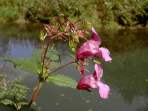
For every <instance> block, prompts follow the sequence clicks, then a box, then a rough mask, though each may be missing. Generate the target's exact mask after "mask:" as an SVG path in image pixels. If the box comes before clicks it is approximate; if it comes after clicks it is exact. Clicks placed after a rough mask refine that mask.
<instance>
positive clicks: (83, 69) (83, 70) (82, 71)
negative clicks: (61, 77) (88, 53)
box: [80, 66, 85, 75]
mask: <svg viewBox="0 0 148 111" xmlns="http://www.w3.org/2000/svg"><path fill="white" fill-rule="evenodd" d="M80 72H81V74H82V75H84V73H85V66H81V67H80Z"/></svg>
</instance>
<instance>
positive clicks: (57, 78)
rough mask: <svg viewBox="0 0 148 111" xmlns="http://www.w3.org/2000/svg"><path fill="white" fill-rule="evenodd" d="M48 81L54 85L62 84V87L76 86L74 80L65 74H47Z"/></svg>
mask: <svg viewBox="0 0 148 111" xmlns="http://www.w3.org/2000/svg"><path fill="white" fill-rule="evenodd" d="M48 82H49V83H50V82H52V83H54V84H55V85H58V86H63V87H70V88H75V87H76V80H74V79H72V78H70V77H68V76H65V75H52V76H49V78H48Z"/></svg>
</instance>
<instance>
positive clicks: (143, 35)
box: [0, 25, 148, 111]
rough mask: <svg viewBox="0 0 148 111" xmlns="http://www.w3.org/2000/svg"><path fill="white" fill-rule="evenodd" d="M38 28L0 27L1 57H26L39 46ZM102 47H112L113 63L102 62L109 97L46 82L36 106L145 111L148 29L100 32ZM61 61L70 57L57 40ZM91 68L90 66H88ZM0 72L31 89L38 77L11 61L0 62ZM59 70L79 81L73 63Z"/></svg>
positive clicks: (44, 110)
mask: <svg viewBox="0 0 148 111" xmlns="http://www.w3.org/2000/svg"><path fill="white" fill-rule="evenodd" d="M38 35H39V27H37V26H23V27H18V26H15V25H11V27H10V26H9V27H8V26H3V27H2V26H1V27H0V56H11V57H16V58H19V57H20V58H22V57H23V58H29V57H31V56H32V53H33V51H34V50H36V49H40V43H39V40H38V39H37V36H38ZM100 35H101V37H102V39H103V44H102V45H103V46H105V47H107V48H109V49H110V50H111V55H112V58H113V61H112V63H110V64H108V63H103V67H104V77H103V80H104V81H105V82H106V83H107V84H109V85H110V87H111V93H110V98H109V99H107V100H102V99H100V98H99V96H98V92H97V91H96V90H93V91H92V92H91V93H89V92H86V91H78V90H76V89H70V88H64V87H58V86H55V85H53V84H47V83H46V84H45V85H44V86H43V88H42V90H41V94H40V97H39V98H38V101H37V105H38V106H39V107H40V109H41V111H148V82H147V80H148V71H147V67H148V30H147V29H135V30H119V31H117V32H112V33H107V32H103V33H100ZM57 48H58V50H59V51H60V53H61V58H62V63H65V62H67V61H69V60H70V59H71V56H70V52H69V50H68V49H67V48H66V44H63V43H58V44H57ZM90 70H91V71H92V70H93V67H92V66H91V67H90ZM0 73H3V74H5V75H7V78H8V79H9V80H13V79H15V78H16V77H18V76H21V77H22V79H23V82H24V83H25V84H26V85H28V86H29V87H30V88H32V87H33V86H34V84H35V80H36V79H37V78H36V76H35V75H34V74H30V73H29V72H24V71H22V70H19V69H15V68H14V67H13V65H12V64H10V63H4V62H2V61H1V62H0ZM58 73H62V74H65V75H68V76H71V77H73V78H74V79H76V80H79V78H80V75H79V73H78V71H77V70H76V69H75V67H74V66H73V65H70V66H68V67H66V68H64V69H62V70H60V71H59V72H58Z"/></svg>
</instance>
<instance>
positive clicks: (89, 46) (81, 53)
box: [76, 28, 112, 62]
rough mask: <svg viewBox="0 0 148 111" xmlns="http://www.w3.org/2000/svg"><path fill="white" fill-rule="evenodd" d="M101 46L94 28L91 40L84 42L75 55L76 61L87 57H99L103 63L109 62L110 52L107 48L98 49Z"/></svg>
mask: <svg viewBox="0 0 148 111" xmlns="http://www.w3.org/2000/svg"><path fill="white" fill-rule="evenodd" d="M100 44H101V39H100V36H99V35H98V34H97V32H96V31H95V29H94V28H92V36H91V39H90V40H88V41H86V42H84V43H83V44H82V46H80V48H79V49H78V51H77V53H76V58H77V60H80V59H85V58H88V57H94V56H99V57H101V58H102V59H104V61H106V62H108V61H111V60H112V59H111V57H110V52H109V50H108V49H107V48H103V47H99V46H100Z"/></svg>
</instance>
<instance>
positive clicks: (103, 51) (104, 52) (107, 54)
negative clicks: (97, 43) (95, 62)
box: [98, 47, 112, 62]
mask: <svg viewBox="0 0 148 111" xmlns="http://www.w3.org/2000/svg"><path fill="white" fill-rule="evenodd" d="M99 51H100V53H98V55H99V56H101V57H102V58H103V59H104V60H105V61H106V62H111V60H112V58H111V57H110V52H109V50H108V49H107V48H103V47H101V48H99Z"/></svg>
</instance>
